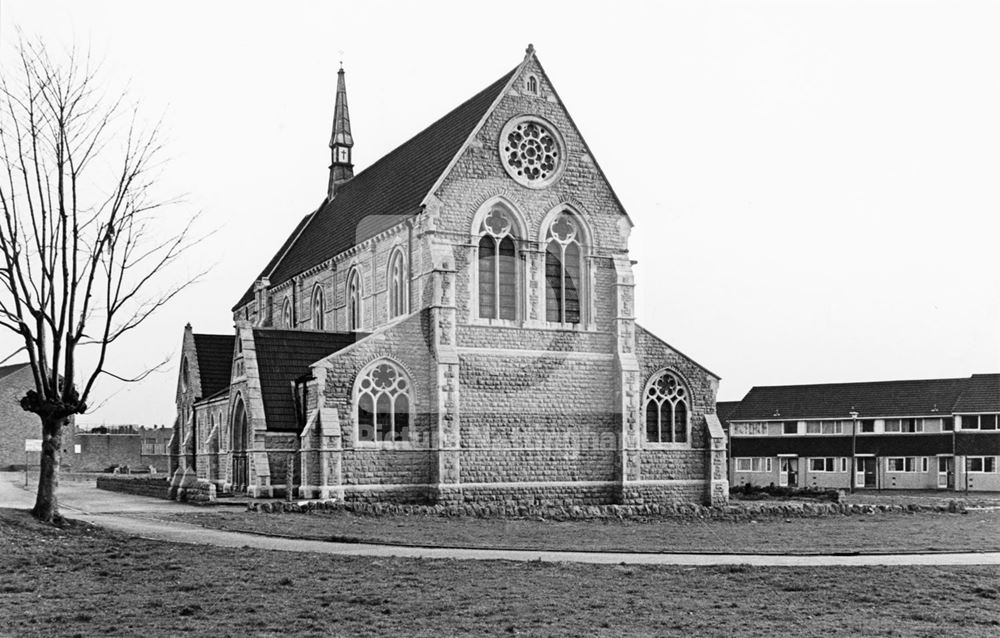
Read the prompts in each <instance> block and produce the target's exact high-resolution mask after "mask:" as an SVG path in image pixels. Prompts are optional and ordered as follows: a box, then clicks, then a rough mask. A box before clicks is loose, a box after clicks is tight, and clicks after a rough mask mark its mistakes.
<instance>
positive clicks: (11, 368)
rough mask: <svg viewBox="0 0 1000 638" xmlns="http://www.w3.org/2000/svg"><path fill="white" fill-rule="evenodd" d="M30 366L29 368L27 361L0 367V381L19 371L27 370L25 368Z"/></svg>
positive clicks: (29, 364)
mask: <svg viewBox="0 0 1000 638" xmlns="http://www.w3.org/2000/svg"><path fill="white" fill-rule="evenodd" d="M30 366H31V363H29V362H27V361H25V362H24V363H12V364H10V365H6V366H0V379H3V378H4V377H6V376H10V375H11V374H14V373H15V372H18V371H20V370H21V369H23V368H27V367H30Z"/></svg>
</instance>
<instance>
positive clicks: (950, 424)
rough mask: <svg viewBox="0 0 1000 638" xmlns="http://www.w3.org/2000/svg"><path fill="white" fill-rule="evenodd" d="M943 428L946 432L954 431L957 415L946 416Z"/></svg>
mask: <svg viewBox="0 0 1000 638" xmlns="http://www.w3.org/2000/svg"><path fill="white" fill-rule="evenodd" d="M941 429H942V430H944V431H945V432H952V431H954V429H955V417H953V416H949V417H945V418H944V423H943V424H942V425H941Z"/></svg>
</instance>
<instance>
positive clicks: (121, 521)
mask: <svg viewBox="0 0 1000 638" xmlns="http://www.w3.org/2000/svg"><path fill="white" fill-rule="evenodd" d="M12 477H13V478H14V479H15V480H11V478H12ZM17 480H20V481H22V482H21V483H20V485H18V484H17ZM61 487H62V488H65V489H63V490H62V491H61V497H62V499H61V502H62V506H61V507H62V509H63V514H64V515H66V516H68V517H70V518H73V519H77V520H82V521H86V522H88V523H91V524H93V525H99V526H101V527H105V528H107V529H113V530H116V531H119V532H124V533H127V534H132V535H135V536H139V537H142V538H148V539H152V540H158V541H168V542H175V543H187V544H194V545H216V546H219V547H234V548H242V547H252V548H255V549H269V550H277V551H287V552H313V553H318V554H334V555H341V556H373V557H384V558H388V557H402V558H450V559H458V560H512V561H543V562H574V563H598V564H620V563H631V564H643V565H695V566H697V565H736V564H744V565H757V566H773V567H805V566H834V565H839V566H872V565H1000V552H985V553H947V554H888V555H836V554H834V555H812V556H775V555H769V554H635V553H616V552H555V551H527V550H492V549H457V548H426V547H401V546H394V545H368V544H359V543H333V542H326V541H314V540H297V539H287V538H274V537H269V536H260V535H256V534H244V533H239V532H226V531H222V530H214V529H208V528H205V527H199V526H197V525H188V524H185V523H178V522H166V521H162V520H156V519H152V518H148V517H144V516H143V513H144V512H182V511H200V512H204V511H205V510H204V508H200V507H197V506H193V505H184V504H181V503H172V502H170V501H164V500H159V499H152V498H145V497H141V496H132V495H128V494H118V493H115V492H103V491H101V490H97V489H96V488H94V487H93V486H92V485H90V484H68V485H66V486H61ZM33 502H34V494H33V492H32V491H26V490H25V489H24V486H23V476H22V475H20V474H14V473H6V474H4V473H0V506H2V507H17V508H30V507H31V506H32V504H33Z"/></svg>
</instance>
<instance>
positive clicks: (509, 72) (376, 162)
mask: <svg viewBox="0 0 1000 638" xmlns="http://www.w3.org/2000/svg"><path fill="white" fill-rule="evenodd" d="M523 64H524V62H522V63H521V64H518V65H517V66H516V67H514V68H513V69H511V70H510V71H508V72H507V73H506V74H504V75H501V76H500V77H499V78H497V79H496V80H494V81H492V82H490V83H489V84H488V85H487V86H485V87H483V88H482V89H480V90H478V91H476V93H475V94H473V95H472V96H470V97H469V99H467V100H465V101H464V102H462V103H461V104H459V105H458V106H456V107H455V108H453V109H451V110H449V111H448V112H447V113H445V114H444V115H442V116H441V117H439V118H438V119H436V120H434V121H433V122H431V123H430V124H428V125H427V126H425V127H424V128H422V129H420V131H418V132H416V133H414V134H413V135H411V136H410V137H408V138H406V140H405V141H403V142H401V143H400V144H399V145H397V146H396V147H395V148H393V149H392V150H391V151H389V152H387V153H385V154H384V155H382V156H381V157H379V158H378V159H377V160H375V161H374V162H373V163H371V164H369V165H368V166H366V167H365V169H364V170H363V171H361V172H360V173H358V174H357V175H355V176H354V177H353V178H352V179H351V180H350V181H347V182H345V183H344V184H342V185H341V190H340V192H344V191H345V190H347V189H348V187H349V186H350V184H351V183H352V182H355V181H356V180H357V179H358V178H359V177H361V176H362V175H364V174H365V173H367V172H368V171H370V170H372V169H373V168H375V167H376V166H378V165H380V164H381V163H382V162H384V161H386V160H387V159H388V158H390V156H392V155H393V154H394V153H396V152H398V151H399V150H400V149H402V148H403V147H404V146H406V145H407V144H409V143H410V142H412V141H413V140H415V139H416V138H418V137H420V136H421V135H423V134H424V133H426V132H427V131H428V130H430V129H432V128H434V127H435V126H437V125H438V124H440V123H441V121H442V120H444V119H446V118H448V117H449V116H450V115H452V114H453V113H454V112H455V111H458V110H461V109H462V108H464V107H465V106H467V105H468V104H469V103H470V102H472V101H473V100H475V99H476V98H477V97H479V96H480V95H482V93H483V91H486V90H487V89H489V88H490V87H491V86H493V85H494V84H496V83H497V82H499V81H500V80H503V79H504V78H506V79H507V82H505V83H504V86H506V85H507V84H509V81H510V78H511V77H513V74H514V72H515V71H517V70H518V69H519V68H521V66H522V65H523ZM502 96H503V94H502V93H501V94H500V97H502ZM495 107H496V100H494V103H493V104H491V105H490V108H489V109H487V110H486V112H485V113H486V114H489V113H490V112H491V111H492V110H493V109H494V108H495ZM478 128H479V124H477V125H476V129H477V130H478ZM467 143H468V142H463V144H462V146H461V147H460V148H459V149H458V150H459V152H461V150H462V149H464V148H465V145H466V144H467ZM457 154H458V153H456V155H457ZM448 168H450V166H449V167H448ZM447 170H448V169H447V168H446V169H445V172H447ZM432 190H433V189H432ZM320 208H323V207H322V206H321V207H320Z"/></svg>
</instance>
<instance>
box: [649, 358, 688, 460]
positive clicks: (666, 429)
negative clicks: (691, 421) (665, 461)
mask: <svg viewBox="0 0 1000 638" xmlns="http://www.w3.org/2000/svg"><path fill="white" fill-rule="evenodd" d="M645 397H646V405H645V413H646V440H647V441H648V442H650V443H686V442H687V440H688V414H689V412H690V410H689V406H688V393H687V390H685V388H684V384H683V383H681V380H680V379H679V378H678V377H676V376H674V374H673V373H671V372H668V371H666V370H661V371H660V372H658V373H657V374H656V375H654V376H653V378H652V379H650V381H649V384H648V385H647V386H646V395H645Z"/></svg>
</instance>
